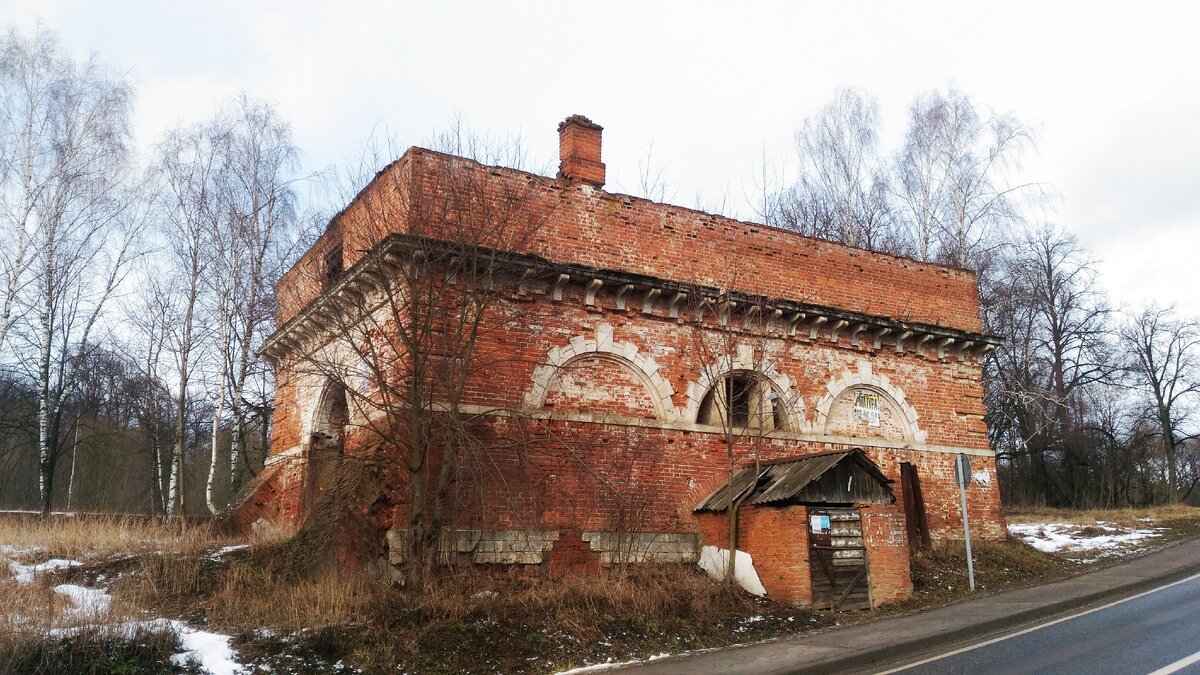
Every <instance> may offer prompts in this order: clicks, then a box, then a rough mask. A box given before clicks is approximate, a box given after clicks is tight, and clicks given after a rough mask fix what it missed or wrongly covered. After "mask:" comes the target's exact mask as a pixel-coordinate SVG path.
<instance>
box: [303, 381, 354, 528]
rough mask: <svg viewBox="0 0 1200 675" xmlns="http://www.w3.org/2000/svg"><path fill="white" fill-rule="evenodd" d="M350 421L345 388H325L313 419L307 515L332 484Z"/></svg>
mask: <svg viewBox="0 0 1200 675" xmlns="http://www.w3.org/2000/svg"><path fill="white" fill-rule="evenodd" d="M349 422H350V407H349V405H348V404H347V401H346V388H345V387H344V386H342V385H341V384H340V383H337V382H330V383H329V384H328V385H326V387H325V393H324V395H323V396H322V397H321V404H320V405H319V406H317V413H316V417H315V419H314V420H313V433H312V436H311V437H310V438H309V445H308V461H309V468H308V486H307V495H306V499H305V500H304V501H305V505H306V506H305V513H306V515H307V514H308V513H311V512H312V509H313V507H314V506H315V505H316V504H317V503H319V502H320V501H321V496H322V494H324V492H325V490H327V489H329V487H330V486H331V485H332V484H333V479H334V477H335V476H336V475H337V470H338V467H339V466H341V463H342V456H343V454H344V453H345V450H346V425H347V424H348V423H349Z"/></svg>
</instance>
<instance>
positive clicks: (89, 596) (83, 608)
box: [54, 584, 112, 619]
mask: <svg viewBox="0 0 1200 675" xmlns="http://www.w3.org/2000/svg"><path fill="white" fill-rule="evenodd" d="M54 592H55V593H58V594H60V595H64V596H66V597H67V599H68V600H70V601H71V604H72V605H73V607H72V609H71V612H70V614H71V615H72V616H74V617H77V618H81V619H97V618H100V617H101V616H103V615H105V614H107V613H108V607H109V605H111V604H112V596H110V595H109V594H108V593H107V592H105V591H104V590H103V589H99V588H87V587H85V586H77V585H76V584H59V585H58V586H55V587H54Z"/></svg>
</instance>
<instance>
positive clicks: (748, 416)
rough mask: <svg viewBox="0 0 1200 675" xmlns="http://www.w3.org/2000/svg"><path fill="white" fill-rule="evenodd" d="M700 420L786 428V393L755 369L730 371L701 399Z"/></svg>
mask: <svg viewBox="0 0 1200 675" xmlns="http://www.w3.org/2000/svg"><path fill="white" fill-rule="evenodd" d="M696 421H697V422H699V423H700V424H707V425H710V426H720V427H724V426H726V424H728V426H730V427H731V428H735V429H753V430H756V431H774V430H782V429H786V428H787V415H786V413H785V410H784V401H783V397H782V396H781V395H780V394H779V392H778V391H776V390H775V388H774V387H772V386H771V384H770V383H769V382H768V381H767V380H765V379H764V378H762V377H761V376H757V375H755V374H753V373H745V372H741V373H731V374H729V375H726V376H724V377H722V378H721V379H720V380H718V381H717V384H716V385H714V386H713V387H712V389H709V390H708V393H707V394H705V396H704V399H703V400H702V401H701V402H700V414H699V416H698V418H697V420H696Z"/></svg>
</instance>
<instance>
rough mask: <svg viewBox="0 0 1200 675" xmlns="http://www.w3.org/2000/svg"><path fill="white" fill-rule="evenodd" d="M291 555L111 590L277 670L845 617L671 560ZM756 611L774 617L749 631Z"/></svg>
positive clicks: (597, 646) (684, 640)
mask: <svg viewBox="0 0 1200 675" xmlns="http://www.w3.org/2000/svg"><path fill="white" fill-rule="evenodd" d="M288 553H289V551H288V547H287V546H286V545H272V546H259V547H256V548H255V549H253V550H250V551H246V552H239V553H238V554H236V555H235V556H232V557H231V559H230V560H228V561H226V562H223V563H216V562H213V561H209V560H207V559H203V560H201V561H200V562H199V564H197V561H196V560H195V559H194V558H189V557H187V556H176V555H162V554H158V555H153V556H146V557H143V559H142V560H141V561H140V562H139V563H138V564H137V566H136V567H134V568H133V569H132V570H131V571H130V573H129V574H127V575H125V576H124V577H122V578H121V580H119V581H118V582H117V583H116V584H115V585H114V588H113V590H114V593H115V594H116V595H117V596H118V597H122V598H125V599H126V601H128V602H129V603H131V604H138V605H143V606H147V607H151V608H153V609H154V611H155V612H157V613H160V614H162V615H165V616H177V617H186V618H189V619H191V620H193V621H197V622H200V623H203V624H204V625H206V626H207V627H208V628H209V629H211V630H218V631H221V632H225V633H229V634H233V635H237V636H238V639H237V647H238V649H239V650H240V651H241V652H242V653H243V654H244V655H247V656H248V657H250V658H254V659H260V661H259V662H260V663H264V664H266V665H268V666H271V665H273V663H272V661H271V659H272V658H274V657H279V656H280V654H283V653H286V654H288V655H290V656H289V657H288V658H292V657H294V656H295V654H296V653H297V651H299V652H300V653H302V654H304V657H305V658H307V659H310V662H311V660H312V659H316V661H315V662H319V663H326V664H329V663H336V662H338V661H344V662H346V663H351V664H354V665H355V666H356V667H359V668H363V669H364V670H366V671H367V672H388V671H390V672H395V671H396V670H397V669H398V668H399V669H400V670H410V671H411V670H415V671H419V672H477V671H480V670H486V671H500V672H512V671H523V672H528V671H537V670H540V669H542V668H543V667H544V668H545V669H551V668H552V667H557V666H566V665H572V664H574V665H578V664H579V663H581V662H582V661H581V660H582V659H584V658H587V660H589V661H591V662H596V661H603V660H605V659H606V658H615V659H618V660H620V659H626V658H630V656H631V655H641V656H649V655H651V654H654V653H659V652H661V651H664V650H670V651H675V650H681V649H685V648H698V647H708V646H719V645H722V644H730V643H733V642H741V641H746V640H752V639H756V638H763V637H769V636H771V635H774V634H778V633H779V632H780V631H782V630H788V629H791V628H796V627H799V626H802V625H803V626H812V625H826V624H827V623H830V622H831V621H832V620H833V619H834V618H836V617H829V616H828V615H827V614H826V615H818V614H816V613H812V612H807V611H805V610H799V609H796V608H792V607H787V606H783V605H778V604H775V603H771V602H766V601H762V600H758V599H755V598H752V597H750V596H748V595H746V594H744V593H742V592H740V591H738V590H734V589H731V588H728V587H726V586H724V585H721V584H718V583H715V582H713V581H711V580H710V579H708V578H707V576H705V575H704V574H703V573H702V572H699V571H698V570H694V569H692V568H687V567H682V566H674V565H665V566H661V567H657V566H644V567H639V568H636V569H631V570H629V571H627V572H624V573H618V572H615V571H614V572H607V573H602V574H600V575H588V576H580V577H571V578H567V579H542V578H540V577H533V578H530V577H529V576H522V575H519V574H516V573H513V572H512V571H510V570H495V571H487V570H480V569H467V570H458V571H451V572H450V573H447V574H444V575H441V576H439V577H437V578H435V579H431V580H430V581H429V582H428V583H426V584H424V585H422V586H421V587H419V588H413V587H409V588H404V587H399V586H395V585H393V584H391V583H389V582H388V581H387V580H385V579H384V578H382V577H380V576H377V575H375V574H372V573H371V572H369V571H349V570H345V569H341V570H333V569H324V570H311V569H309V568H305V567H303V566H296V565H294V564H292V563H291V562H290V561H289V559H288V557H289V556H288ZM752 616H753V617H765V618H758V619H755V620H754V621H750V622H746V623H743V621H744V620H745V619H747V617H752ZM262 628H268V629H269V633H267V634H264V633H262V632H261V631H260V629H262ZM282 635H290V636H291V637H289V638H287V639H286V640H285V639H283V638H282V637H281V636H282ZM531 664H541V665H531ZM280 665H281V666H282V662H280Z"/></svg>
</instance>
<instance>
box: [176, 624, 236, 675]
mask: <svg viewBox="0 0 1200 675" xmlns="http://www.w3.org/2000/svg"><path fill="white" fill-rule="evenodd" d="M170 623H171V628H172V629H173V630H174V631H175V632H176V633H177V634H178V635H179V643H180V644H181V645H182V646H183V651H182V652H180V653H178V654H176V655H174V656H172V657H171V663H174V664H175V665H177V666H186V665H187V663H188V661H195V662H196V663H198V664H200V667H201V668H202V669H203V670H204V672H206V673H211V674H212V675H236V674H237V673H240V672H242V670H243V668H242V665H241V664H240V663H238V662H237V658H236V657H237V652H235V651H233V647H231V646H230V645H231V644H232V642H233V638H232V637H230V636H228V635H221V634H219V633H210V632H208V631H203V630H196V629H195V628H191V627H190V626H188V625H187V624H185V623H184V622H182V621H171V622H170Z"/></svg>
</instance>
